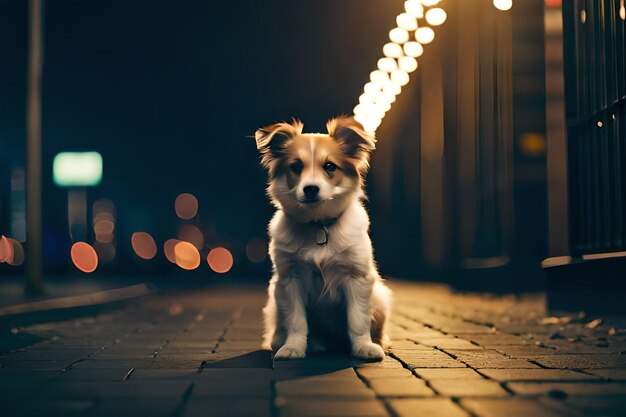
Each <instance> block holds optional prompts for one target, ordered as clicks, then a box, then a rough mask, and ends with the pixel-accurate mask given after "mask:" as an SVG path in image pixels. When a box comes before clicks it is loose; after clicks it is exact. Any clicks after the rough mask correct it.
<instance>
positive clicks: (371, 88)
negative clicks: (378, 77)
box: [363, 81, 380, 94]
mask: <svg viewBox="0 0 626 417" xmlns="http://www.w3.org/2000/svg"><path fill="white" fill-rule="evenodd" d="M363 91H365V94H376V93H377V92H378V91H380V85H378V84H374V83H373V82H371V81H370V82H369V83H367V84H365V85H364V86H363Z"/></svg>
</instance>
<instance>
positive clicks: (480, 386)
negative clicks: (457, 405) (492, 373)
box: [430, 379, 509, 397]
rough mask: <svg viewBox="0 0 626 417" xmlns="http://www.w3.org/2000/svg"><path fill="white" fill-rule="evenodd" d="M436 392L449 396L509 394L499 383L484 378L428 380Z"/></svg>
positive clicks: (503, 395) (501, 395)
mask: <svg viewBox="0 0 626 417" xmlns="http://www.w3.org/2000/svg"><path fill="white" fill-rule="evenodd" d="M430 386H431V387H432V389H434V390H435V391H436V392H437V393H439V394H441V395H446V396H449V397H506V396H508V395H509V393H508V392H506V391H505V390H504V389H503V388H502V386H500V384H498V383H497V382H495V381H489V380H486V379H466V380H463V379H454V380H449V379H440V380H434V381H430Z"/></svg>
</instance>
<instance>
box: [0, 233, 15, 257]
mask: <svg viewBox="0 0 626 417" xmlns="http://www.w3.org/2000/svg"><path fill="white" fill-rule="evenodd" d="M12 261H13V245H12V244H11V242H10V241H9V239H7V238H6V237H4V236H0V264H1V263H4V262H6V263H11V262H12Z"/></svg>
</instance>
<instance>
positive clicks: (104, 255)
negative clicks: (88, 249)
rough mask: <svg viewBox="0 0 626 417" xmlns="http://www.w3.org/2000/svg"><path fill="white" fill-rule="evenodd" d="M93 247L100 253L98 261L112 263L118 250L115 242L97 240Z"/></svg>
mask: <svg viewBox="0 0 626 417" xmlns="http://www.w3.org/2000/svg"><path fill="white" fill-rule="evenodd" d="M93 248H94V249H95V250H96V253H97V254H98V263H110V262H113V260H114V259H115V255H116V252H117V250H116V249H115V245H114V244H113V243H101V242H95V243H94V244H93Z"/></svg>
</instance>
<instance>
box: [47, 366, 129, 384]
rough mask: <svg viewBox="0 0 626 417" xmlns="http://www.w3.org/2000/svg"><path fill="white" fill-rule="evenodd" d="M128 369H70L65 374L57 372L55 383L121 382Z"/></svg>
mask: <svg viewBox="0 0 626 417" xmlns="http://www.w3.org/2000/svg"><path fill="white" fill-rule="evenodd" d="M131 369H132V368H129V369H79V368H72V369H70V370H68V371H66V372H58V373H57V375H56V379H55V380H56V381H60V382H66V381H111V382H118V381H121V380H122V379H123V378H124V377H125V376H126V375H127V374H128V372H129V371H130V370H131Z"/></svg>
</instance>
